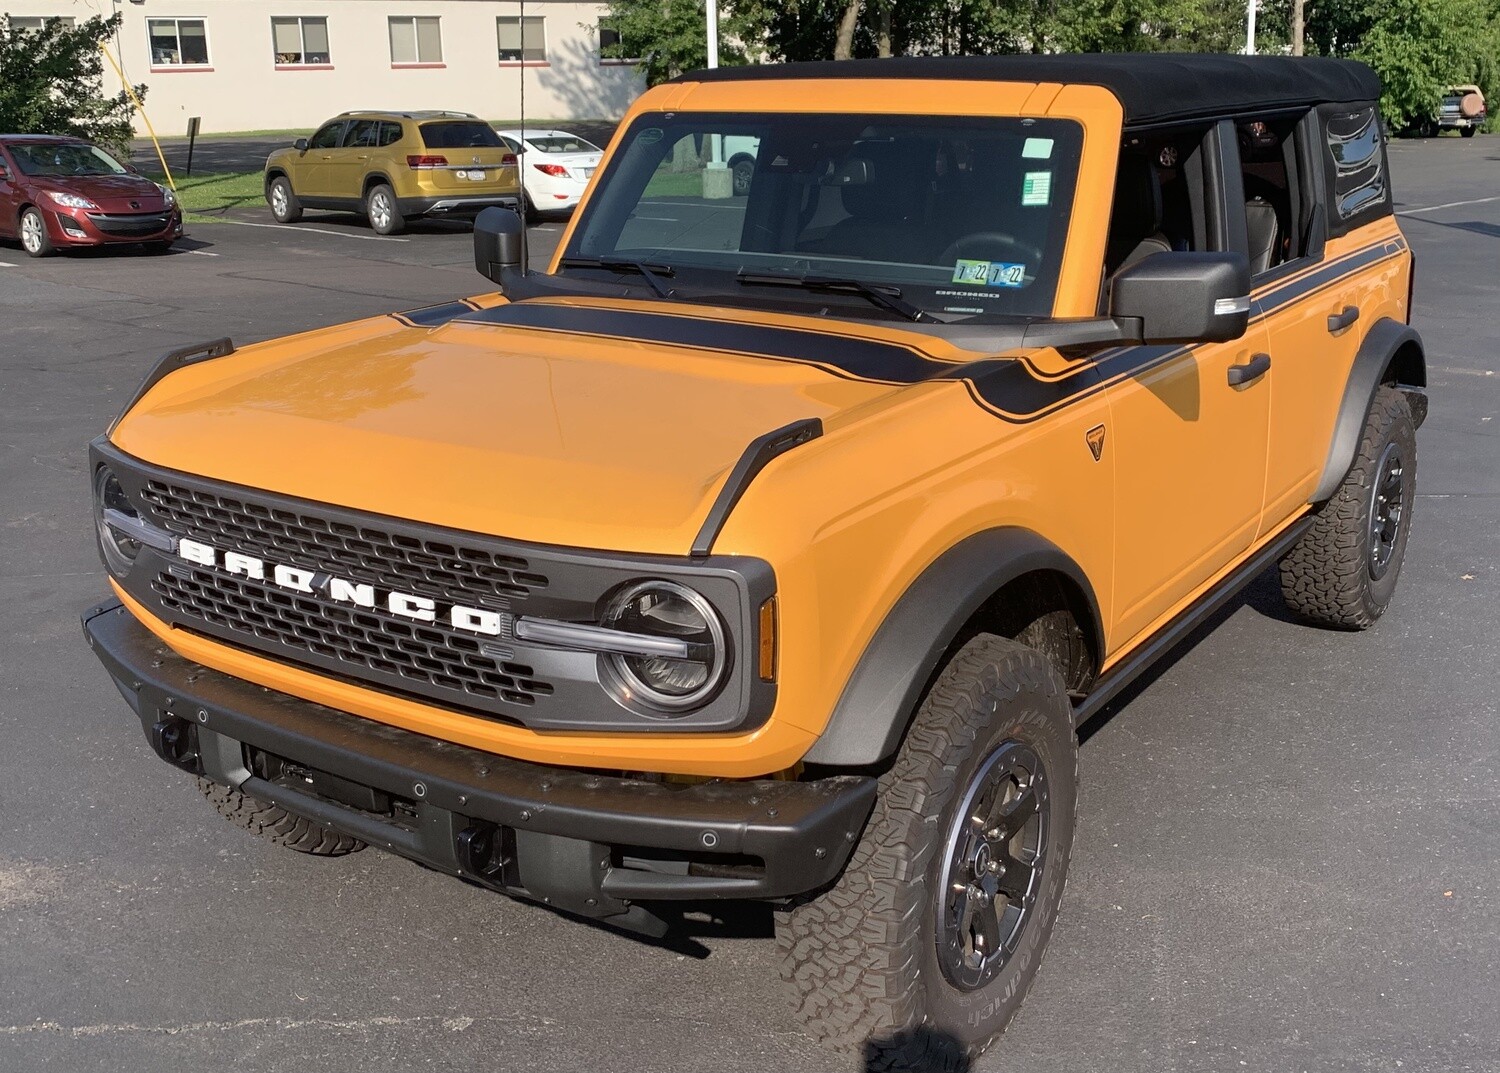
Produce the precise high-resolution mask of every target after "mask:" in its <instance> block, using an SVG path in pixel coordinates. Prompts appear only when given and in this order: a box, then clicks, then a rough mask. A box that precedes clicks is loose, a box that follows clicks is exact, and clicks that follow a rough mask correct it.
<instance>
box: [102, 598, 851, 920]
mask: <svg viewBox="0 0 1500 1073" xmlns="http://www.w3.org/2000/svg"><path fill="white" fill-rule="evenodd" d="M83 627H84V634H85V636H86V637H87V639H88V643H89V645H90V647H92V648H93V649H94V652H95V654H96V655H97V656H98V657H99V659H100V661H101V662H102V663H103V664H104V666H105V669H106V670H108V671H109V674H110V677H112V678H113V679H114V681H115V685H116V687H117V688H118V689H119V690H120V693H121V694H122V695H123V696H124V697H125V699H126V700H127V701H128V702H129V703H130V705H131V707H132V708H134V709H135V712H136V714H137V715H138V716H139V717H140V720H141V724H142V726H143V728H144V729H145V731H146V736H147V739H148V740H149V741H150V742H151V745H152V747H153V749H155V750H156V752H157V754H158V755H159V756H161V757H162V759H164V760H167V761H168V762H169V763H172V764H174V765H175V766H177V767H180V768H183V769H185V770H188V771H192V772H194V773H196V774H199V775H202V776H204V777H206V778H209V779H212V780H214V781H215V782H219V783H223V784H225V785H228V786H234V787H238V788H239V789H241V790H243V791H244V792H245V793H247V794H250V795H252V796H255V797H259V798H262V799H264V800H268V801H272V802H275V803H276V804H278V805H280V806H282V807H283V808H286V809H288V810H290V811H293V812H296V813H299V814H300V815H303V816H306V817H308V818H310V819H312V820H315V821H317V822H320V823H322V824H324V825H325V826H326V827H329V828H331V829H333V830H337V831H341V832H343V833H345V834H349V835H353V836H354V837H356V838H359V839H362V840H364V841H366V842H369V843H370V844H372V845H375V846H380V847H383V848H385V849H388V850H390V851H392V852H394V853H398V854H401V855H402V856H405V857H410V858H411V859H413V860H416V861H420V862H421V863H423V864H426V865H428V866H430V867H432V868H436V869H439V870H441V871H445V872H451V873H454V874H456V875H460V876H463V877H464V878H465V879H468V880H470V881H472V882H475V883H479V884H481V885H484V886H488V887H492V888H494V889H496V890H502V891H505V892H507V893H510V894H515V895H518V896H522V897H528V898H532V899H535V900H538V901H542V902H546V903H547V904H549V905H552V906H555V907H556V908H559V909H563V910H566V911H568V912H572V913H576V914H579V915H582V916H587V917H593V918H597V919H600V920H604V921H606V922H608V923H611V924H614V925H616V926H619V927H624V928H630V929H633V930H637V931H643V932H647V933H651V934H661V932H662V930H663V929H664V925H663V924H662V922H661V921H660V919H659V918H658V917H656V916H655V915H654V914H653V913H651V912H650V911H649V910H648V909H646V908H644V907H642V906H641V905H639V904H637V903H639V902H648V903H649V902H653V901H673V900H707V899H718V898H733V899H746V898H750V899H783V898H789V897H792V896H795V895H798V894H802V893H805V892H808V891H812V890H816V889H818V888H819V887H822V886H824V885H826V884H828V883H829V882H831V881H832V880H833V879H834V878H835V877H836V876H837V875H838V873H839V870H840V869H841V868H842V867H843V865H844V862H845V861H846V860H847V859H848V857H849V854H850V852H851V851H852V850H853V848H854V844H855V842H856V840H857V839H858V837H859V832H860V829H861V828H862V826H863V825H864V822H865V819H866V818H867V817H868V816H869V813H870V809H871V807H872V806H873V804H874V800H875V780H874V779H872V778H867V777H861V776H838V777H834V778H827V779H819V780H815V781H811V782H783V781H778V780H771V779H763V780H716V781H713V782H705V783H697V784H694V785H688V786H681V785H673V784H667V783H661V782H649V781H645V780H641V779H628V778H619V777H609V776H605V775H599V774H592V773H589V772H586V771H577V770H573V769H570V768H551V767H545V766H542V765H539V764H530V763H524V762H522V761H518V760H512V759H509V758H507V757H502V756H496V755H493V754H491V753H486V752H482V751H480V750H477V749H471V748H468V747H465V746H461V745H454V744H452V743H449V742H444V741H439V740H437V739H435V738H429V737H425V736H423V735H420V734H415V733H412V732H410V731H406V730H401V729H399V728H396V727H391V726H386V725H384V724H382V723H376V722H374V721H371V720H368V719H363V718H360V717H358V716H354V715H350V714H348V713H346V712H342V711H338V710H336V709H333V708H327V707H324V706H322V705H319V704H314V703H312V702H310V701H306V700H302V699H299V698H297V697H293V696H290V695H288V694H285V693H279V692H276V691H274V690H269V689H263V688H261V687H260V686H256V685H253V684H252V683H249V682H246V681H243V680H241V679H238V678H234V677H231V676H229V675H226V674H223V673H220V672H218V671H213V670H210V669H208V668H206V667H203V666H200V665H198V664H195V663H192V662H190V661H188V660H186V659H183V658H182V657H181V656H179V655H177V654H176V653H175V652H173V651H172V650H171V649H170V648H168V647H167V646H165V645H163V644H162V643H161V642H160V641H158V640H157V639H156V637H155V636H154V635H153V634H151V633H150V631H148V630H147V629H146V628H145V627H144V626H142V625H141V624H140V623H139V622H137V621H136V620H135V618H134V617H132V616H131V615H130V614H129V613H128V612H127V611H126V610H125V609H124V608H123V607H121V606H120V604H119V603H118V602H117V601H113V600H111V601H109V602H106V603H103V604H99V605H97V606H95V607H92V608H90V609H89V610H88V611H86V612H84V615H83Z"/></svg>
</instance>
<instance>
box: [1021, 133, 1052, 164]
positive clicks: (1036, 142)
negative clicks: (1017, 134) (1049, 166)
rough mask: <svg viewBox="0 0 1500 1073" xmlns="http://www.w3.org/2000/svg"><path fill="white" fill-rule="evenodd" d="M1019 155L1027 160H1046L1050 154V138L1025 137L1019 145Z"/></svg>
mask: <svg viewBox="0 0 1500 1073" xmlns="http://www.w3.org/2000/svg"><path fill="white" fill-rule="evenodd" d="M1021 156H1022V157H1024V158H1025V159H1027V160H1048V159H1050V158H1051V156H1052V139H1051V138H1027V139H1026V144H1025V145H1023V146H1021Z"/></svg>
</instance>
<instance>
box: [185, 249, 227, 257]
mask: <svg viewBox="0 0 1500 1073" xmlns="http://www.w3.org/2000/svg"><path fill="white" fill-rule="evenodd" d="M187 252H188V253H196V254H197V255H198V256H199V257H217V256H219V255H218V254H217V253H209V252H208V251H207V250H188V251H187Z"/></svg>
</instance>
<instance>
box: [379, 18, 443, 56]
mask: <svg viewBox="0 0 1500 1073" xmlns="http://www.w3.org/2000/svg"><path fill="white" fill-rule="evenodd" d="M442 62H443V31H442V20H441V19H440V18H439V17H438V16H436V15H392V16H391V63H393V64H395V65H397V66H400V65H402V64H417V63H421V64H428V63H434V64H435V63H442Z"/></svg>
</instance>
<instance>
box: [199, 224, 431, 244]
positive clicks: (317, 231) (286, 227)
mask: <svg viewBox="0 0 1500 1073" xmlns="http://www.w3.org/2000/svg"><path fill="white" fill-rule="evenodd" d="M214 222H215V223H221V224H234V225H235V226H236V227H270V228H274V229H275V230H277V231H297V232H299V233H302V234H313V235H336V236H338V237H339V238H357V239H361V240H363V241H365V242H410V241H411V239H409V238H390V237H388V236H386V235H351V234H349V232H347V231H328V230H325V229H324V228H321V227H297V226H295V225H293V224H252V223H251V222H250V221H249V220H216V221H214Z"/></svg>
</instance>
